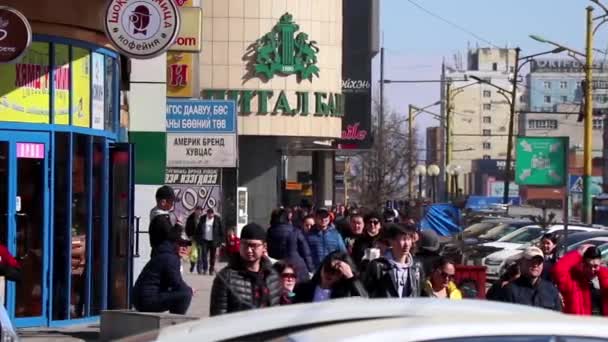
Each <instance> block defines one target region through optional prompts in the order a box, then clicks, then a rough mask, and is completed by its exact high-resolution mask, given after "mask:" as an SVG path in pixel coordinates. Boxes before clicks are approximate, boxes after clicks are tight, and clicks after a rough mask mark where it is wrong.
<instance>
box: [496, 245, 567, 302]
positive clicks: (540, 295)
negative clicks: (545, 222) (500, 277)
mask: <svg viewBox="0 0 608 342" xmlns="http://www.w3.org/2000/svg"><path fill="white" fill-rule="evenodd" d="M544 262H545V257H544V255H543V252H542V251H541V250H540V248H538V247H528V248H526V249H525V250H524V252H523V253H522V257H521V259H520V260H519V268H520V272H521V276H520V277H519V278H518V279H517V280H515V281H513V282H512V283H510V284H508V285H506V286H505V287H504V288H503V291H502V295H501V298H499V299H500V300H501V301H503V302H508V303H515V304H523V305H530V306H536V307H539V308H544V309H551V310H556V311H561V309H562V301H561V298H560V296H559V292H558V291H557V288H556V287H555V286H554V285H553V283H551V282H549V281H547V280H544V279H542V278H541V275H542V273H543V263H544Z"/></svg>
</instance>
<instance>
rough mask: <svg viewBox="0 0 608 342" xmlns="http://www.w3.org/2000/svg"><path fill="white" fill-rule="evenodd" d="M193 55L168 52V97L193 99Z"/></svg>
mask: <svg viewBox="0 0 608 342" xmlns="http://www.w3.org/2000/svg"><path fill="white" fill-rule="evenodd" d="M192 66H193V65H192V54H191V53H183V52H167V96H168V97H192V96H193V94H192V89H193V88H192V82H193V78H192V72H193V67H192Z"/></svg>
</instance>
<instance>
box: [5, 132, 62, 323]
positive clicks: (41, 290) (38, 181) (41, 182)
mask: <svg viewBox="0 0 608 342" xmlns="http://www.w3.org/2000/svg"><path fill="white" fill-rule="evenodd" d="M7 152H8V153H7ZM48 155H49V136H48V134H44V133H18V132H11V133H10V135H9V138H8V139H7V140H5V141H0V169H2V164H5V165H7V166H8V167H5V168H4V171H2V170H0V173H3V172H4V173H5V176H2V177H1V179H2V180H1V181H0V182H2V188H3V189H2V190H0V195H2V196H3V197H4V198H3V199H2V200H0V210H3V213H4V216H5V217H6V218H7V220H6V221H4V222H3V224H0V229H4V231H0V235H4V236H7V239H6V244H7V246H8V248H9V250H10V251H11V253H13V255H14V256H15V257H16V258H17V260H18V261H19V263H20V265H21V281H20V282H19V284H14V283H13V282H9V284H8V292H7V294H8V295H7V299H8V300H7V307H8V311H9V313H10V314H11V316H12V317H13V318H14V321H15V325H16V326H18V327H19V326H37V325H46V324H47V322H48V319H47V303H48V293H47V290H48V286H47V284H48V283H47V279H46V278H47V269H48V265H47V263H48V260H47V251H48V242H47V239H48V217H49V215H48V210H49V200H48V198H49V183H48V182H49V179H48V176H49V174H50V172H49V161H48ZM3 161H4V163H3ZM6 183H8V184H6ZM7 185H8V186H7ZM0 240H1V239H0Z"/></svg>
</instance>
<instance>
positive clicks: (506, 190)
mask: <svg viewBox="0 0 608 342" xmlns="http://www.w3.org/2000/svg"><path fill="white" fill-rule="evenodd" d="M519 52H520V48H519V47H517V48H515V67H514V68H513V89H512V90H511V113H510V115H509V137H508V138H507V139H508V140H507V163H506V165H505V185H504V193H503V195H502V203H503V204H507V203H509V184H511V178H513V174H512V173H511V164H512V163H513V156H512V151H513V125H514V122H515V104H516V102H517V77H518V76H519ZM507 210H508V209H507Z"/></svg>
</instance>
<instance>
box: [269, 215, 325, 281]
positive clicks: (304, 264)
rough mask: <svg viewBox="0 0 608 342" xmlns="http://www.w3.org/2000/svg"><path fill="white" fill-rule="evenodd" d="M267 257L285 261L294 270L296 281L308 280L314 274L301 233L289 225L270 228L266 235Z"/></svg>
mask: <svg viewBox="0 0 608 342" xmlns="http://www.w3.org/2000/svg"><path fill="white" fill-rule="evenodd" d="M266 243H267V244H268V255H269V256H270V257H271V258H274V259H278V260H287V261H288V262H289V263H291V264H292V265H293V266H294V267H295V268H296V270H295V271H296V273H297V275H298V281H300V282H301V281H306V280H308V279H309V277H308V274H309V273H312V272H314V266H313V263H312V259H311V257H310V248H309V247H308V242H307V241H306V239H305V238H304V235H303V234H302V232H301V231H300V230H299V229H297V228H295V227H294V226H292V225H290V224H278V225H274V226H272V227H270V228H269V229H268V232H267V235H266Z"/></svg>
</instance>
